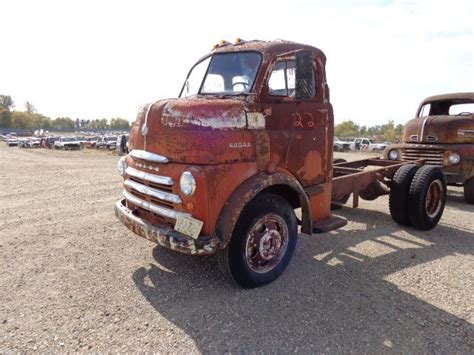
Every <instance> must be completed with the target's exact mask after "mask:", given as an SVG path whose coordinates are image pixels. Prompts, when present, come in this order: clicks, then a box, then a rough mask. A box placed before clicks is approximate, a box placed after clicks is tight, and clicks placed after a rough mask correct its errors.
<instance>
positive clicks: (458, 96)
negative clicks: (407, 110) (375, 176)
mask: <svg viewBox="0 0 474 355" xmlns="http://www.w3.org/2000/svg"><path fill="white" fill-rule="evenodd" d="M473 112H474V93H472V92H471V93H469V92H466V93H452V94H444V95H437V96H431V97H428V98H426V99H424V100H423V101H422V102H421V104H420V106H419V107H418V110H417V111H416V116H415V118H414V119H412V120H410V121H408V122H407V124H406V125H405V130H404V132H403V143H400V144H393V145H390V146H388V147H387V148H386V149H385V151H384V158H385V159H391V160H394V161H402V160H408V161H410V160H416V159H426V163H427V164H430V165H434V166H439V167H441V168H442V169H443V171H444V173H445V175H446V180H447V183H448V185H453V186H464V198H465V200H466V202H468V203H471V204H472V203H474V115H473Z"/></svg>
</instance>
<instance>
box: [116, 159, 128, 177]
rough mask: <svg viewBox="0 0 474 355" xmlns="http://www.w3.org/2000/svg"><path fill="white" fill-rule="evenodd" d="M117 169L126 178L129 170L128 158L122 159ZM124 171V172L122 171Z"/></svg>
mask: <svg viewBox="0 0 474 355" xmlns="http://www.w3.org/2000/svg"><path fill="white" fill-rule="evenodd" d="M117 168H118V171H119V174H120V176H122V177H123V176H125V170H127V168H128V162H127V157H121V158H120V160H119V161H118V164H117ZM122 169H123V170H122Z"/></svg>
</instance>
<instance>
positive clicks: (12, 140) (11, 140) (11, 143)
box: [5, 138, 20, 147]
mask: <svg viewBox="0 0 474 355" xmlns="http://www.w3.org/2000/svg"><path fill="white" fill-rule="evenodd" d="M5 142H6V143H7V145H8V146H9V147H18V145H19V144H20V141H19V140H18V139H17V138H6V139H5Z"/></svg>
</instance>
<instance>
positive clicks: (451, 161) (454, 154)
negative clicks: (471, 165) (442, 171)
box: [448, 152, 461, 165]
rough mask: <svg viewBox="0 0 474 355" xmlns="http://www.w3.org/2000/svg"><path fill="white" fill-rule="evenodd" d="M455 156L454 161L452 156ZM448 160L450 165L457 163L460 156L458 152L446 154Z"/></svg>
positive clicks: (459, 160)
mask: <svg viewBox="0 0 474 355" xmlns="http://www.w3.org/2000/svg"><path fill="white" fill-rule="evenodd" d="M453 157H454V158H455V159H454V161H453V159H452V158H453ZM448 162H449V164H451V165H458V164H459V163H460V162H461V156H460V155H459V154H458V153H454V152H453V153H450V154H449V156H448Z"/></svg>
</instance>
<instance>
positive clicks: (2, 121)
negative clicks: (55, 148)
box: [0, 95, 130, 130]
mask: <svg viewBox="0 0 474 355" xmlns="http://www.w3.org/2000/svg"><path fill="white" fill-rule="evenodd" d="M14 107H15V105H14V102H13V100H12V98H11V96H8V95H0V128H20V129H28V130H34V129H45V130H48V129H51V128H54V129H74V128H75V129H108V128H109V129H117V130H126V129H130V122H129V121H128V120H126V119H124V118H112V119H111V120H110V121H109V120H108V119H106V118H102V119H93V120H84V119H75V120H74V119H72V118H70V117H57V118H55V119H51V118H50V117H47V116H45V115H42V114H40V113H38V112H37V111H36V108H35V107H34V105H33V104H32V103H31V102H29V101H27V102H26V103H25V110H24V111H15V110H13V108H14Z"/></svg>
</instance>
